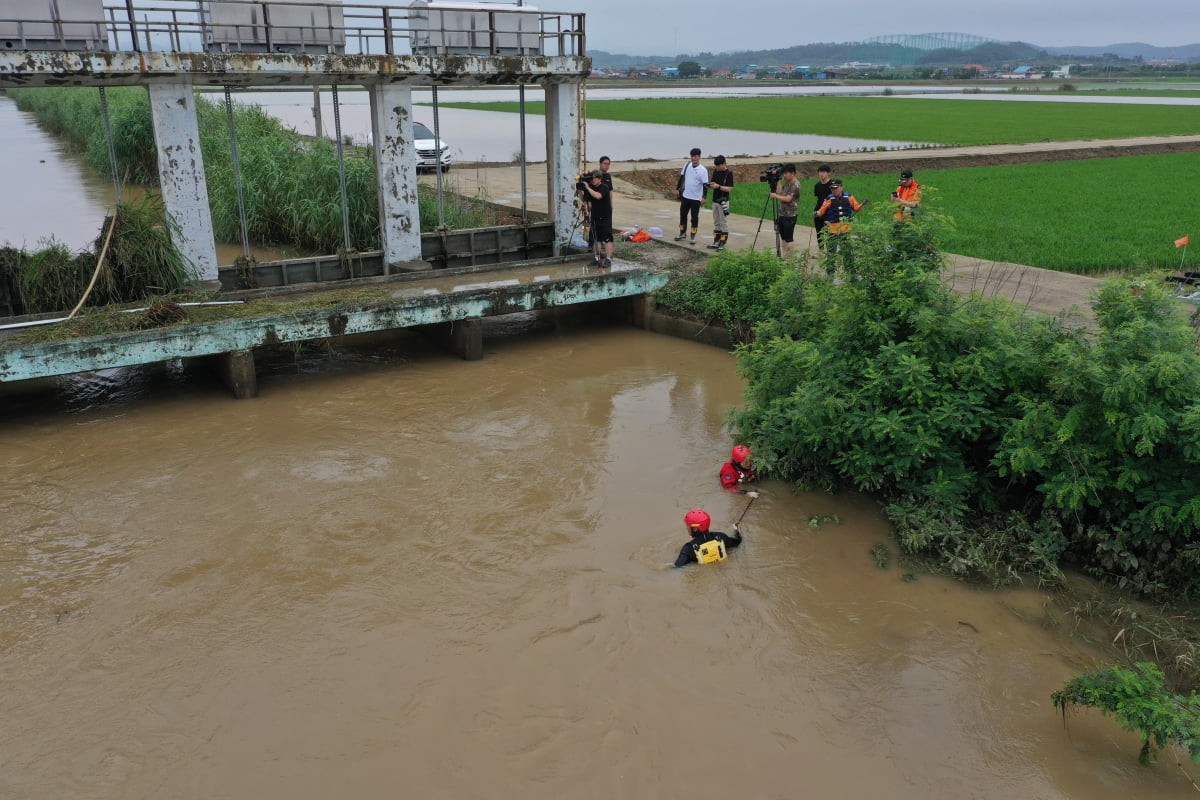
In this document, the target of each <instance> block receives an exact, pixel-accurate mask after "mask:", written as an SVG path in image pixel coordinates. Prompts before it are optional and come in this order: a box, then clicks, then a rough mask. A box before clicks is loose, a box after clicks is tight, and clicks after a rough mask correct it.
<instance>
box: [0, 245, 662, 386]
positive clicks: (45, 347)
mask: <svg viewBox="0 0 1200 800" xmlns="http://www.w3.org/2000/svg"><path fill="white" fill-rule="evenodd" d="M666 282H667V275H666V274H665V273H661V272H656V271H653V270H647V269H640V268H636V267H633V266H631V265H626V264H622V263H615V264H614V268H613V269H612V270H610V271H597V270H595V269H592V268H589V267H584V266H582V265H581V262H578V261H574V262H569V263H566V264H562V263H557V260H555V263H551V264H532V265H526V266H520V267H511V268H508V269H504V270H488V271H486V272H480V271H477V270H447V271H446V274H440V275H439V274H434V273H422V274H420V275H411V276H403V277H398V278H397V277H393V278H387V279H382V281H381V282H377V283H376V284H375V286H376V288H377V289H378V290H379V291H378V292H375V293H372V299H369V300H363V299H361V296H352V297H351V298H350V299H346V298H344V297H342V296H339V295H338V294H337V292H336V289H337V288H346V287H345V286H344V285H343V286H339V285H337V284H330V286H329V288H328V289H325V290H324V291H321V290H318V289H317V288H316V287H313V286H309V287H307V290H306V291H304V292H303V293H302V298H298V296H297V294H293V293H287V292H282V293H281V292H274V293H271V294H269V295H268V298H269V299H272V300H274V301H276V302H278V303H279V305H280V309H279V312H278V313H266V314H261V315H258V316H251V317H239V316H233V317H230V318H227V319H222V320H219V321H214V322H204V323H185V324H176V325H170V326H167V327H161V328H153V329H151V330H145V331H130V332H126V333H116V334H107V335H103V336H85V337H80V338H74V339H67V340H64V341H54V342H41V343H31V344H10V343H9V342H7V341H5V340H4V339H3V338H0V384H4V383H9V382H15V381H22V380H30V379H34V378H46V377H53V376H58V375H68V374H72V373H76V372H90V371H94V370H102V369H111V368H114V367H124V366H134V365H138V364H149V363H155V362H160V361H171V360H175V359H185V358H196V357H206V358H209V359H210V360H211V362H212V365H213V366H214V367H215V368H216V370H217V372H218V373H219V374H220V375H221V377H222V378H223V380H224V381H225V383H226V385H227V386H229V388H230V390H231V391H232V392H233V393H234V395H235V396H236V397H238V398H248V397H253V396H254V395H255V394H256V393H257V379H256V377H255V369H254V349H255V348H256V347H262V346H269V345H277V344H286V343H298V342H306V341H313V340H321V339H336V338H338V337H342V336H348V335H353V334H361V333H373V332H378V331H388V330H395V329H398V328H421V329H422V330H423V332H425V333H428V334H429V335H430V336H431V337H432V338H434V339H435V340H436V341H438V342H440V343H441V344H443V345H444V346H446V347H448V348H449V349H450V350H452V351H453V352H454V353H456V354H457V355H459V356H461V357H462V358H464V359H465V360H469V361H472V360H478V359H480V358H482V357H483V324H482V321H483V319H484V318H486V317H492V316H500V315H504V314H515V313H520V312H528V311H551V310H553V309H555V308H558V307H563V306H573V305H579V304H584V303H596V304H600V307H601V308H603V309H604V310H606V311H607V313H609V314H610V315H612V316H613V317H614V318H615V319H618V320H621V321H624V322H627V323H629V324H632V325H635V326H638V327H646V325H647V324H648V318H649V313H648V312H649V311H650V310H652V309H650V308H649V303H650V297H649V293H650V292H654V291H655V290H657V289H660V288H662V286H663V285H665V284H666ZM355 286H356V288H358V289H360V290H361V289H362V287H363V284H362V283H361V282H359V283H357V284H356V285H355ZM231 296H233V295H231ZM297 299H302V300H303V302H302V303H295V301H296V300H297ZM288 303H295V305H294V306H292V307H289V306H288ZM14 330H18V329H11V328H10V329H8V330H4V329H2V327H0V333H5V334H11V333H12V332H14Z"/></svg>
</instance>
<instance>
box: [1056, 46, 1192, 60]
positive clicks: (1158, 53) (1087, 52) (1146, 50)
mask: <svg viewBox="0 0 1200 800" xmlns="http://www.w3.org/2000/svg"><path fill="white" fill-rule="evenodd" d="M1046 50H1048V51H1049V52H1051V53H1061V54H1062V55H1068V56H1092V55H1094V56H1100V55H1104V54H1105V53H1112V54H1113V55H1116V56H1120V57H1121V58H1137V57H1138V56H1141V57H1142V60H1144V61H1157V60H1161V59H1167V58H1174V59H1176V60H1178V61H1191V60H1194V59H1196V60H1200V44H1184V45H1180V46H1179V47H1158V46H1157V45H1153V44H1146V43H1145V42H1123V43H1121V44H1106V45H1104V46H1103V47H1047V48H1046Z"/></svg>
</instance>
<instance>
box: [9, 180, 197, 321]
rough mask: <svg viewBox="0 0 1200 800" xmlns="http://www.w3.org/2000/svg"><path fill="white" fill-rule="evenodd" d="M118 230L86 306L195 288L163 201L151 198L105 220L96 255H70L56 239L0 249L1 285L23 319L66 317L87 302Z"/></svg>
mask: <svg viewBox="0 0 1200 800" xmlns="http://www.w3.org/2000/svg"><path fill="white" fill-rule="evenodd" d="M110 224H113V225H115V227H114V229H113V233H112V237H111V241H110V242H109V245H108V249H107V251H105V255H104V263H103V265H102V267H101V269H100V272H99V274H98V275H97V279H96V283H95V286H94V288H93V289H92V292H91V294H90V295H88V299H87V305H89V306H102V305H107V304H110V303H126V302H132V301H137V300H141V299H144V298H146V297H149V296H151V295H153V294H157V293H165V292H172V291H176V290H178V289H181V288H183V287H185V286H187V285H188V284H189V283H191V282H192V278H191V273H190V271H189V270H188V269H187V266H186V264H185V262H184V259H183V256H182V255H181V254H180V253H179V250H178V249H177V248H176V247H175V245H174V243H173V242H172V233H173V227H174V226H173V223H171V222H169V221H168V219H167V215H166V212H165V210H164V209H163V206H162V201H161V200H160V199H159V198H157V197H155V196H152V195H147V196H144V197H143V198H141V199H140V200H137V201H135V202H132V203H126V204H124V205H121V206H118V207H117V210H116V214H115V222H114V221H113V218H112V217H109V218H107V219H106V220H105V225H104V229H102V230H101V231H100V234H99V235H98V236H97V238H96V241H95V244H94V249H92V250H84V251H81V252H78V253H72V252H71V251H70V250H69V249H68V248H67V247H66V245H64V244H62V243H61V242H57V241H55V240H53V239H50V240H44V241H42V242H41V243H40V244H41V247H40V248H39V249H38V250H36V251H34V252H32V253H31V252H27V251H25V250H24V249H17V248H13V247H5V248H3V249H0V280H2V281H4V282H5V284H6V285H8V286H10V287H13V288H14V289H15V296H16V297H17V298H18V299H19V301H20V306H21V309H22V310H23V313H28V314H38V313H45V312H53V311H66V310H68V309H71V308H73V307H74V306H75V304H76V303H78V302H79V300H80V298H82V297H83V296H84V292H85V291H86V290H87V287H88V284H89V282H90V281H91V278H92V274H93V273H94V272H95V269H96V263H97V260H98V258H99V256H100V252H101V250H102V249H103V246H104V239H105V234H106V233H107V229H108V226H109V225H110Z"/></svg>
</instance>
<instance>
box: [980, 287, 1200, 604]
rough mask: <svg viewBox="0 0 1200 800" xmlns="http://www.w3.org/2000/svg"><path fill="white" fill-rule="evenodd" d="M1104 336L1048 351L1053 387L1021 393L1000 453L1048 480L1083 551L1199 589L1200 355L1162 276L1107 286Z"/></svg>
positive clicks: (1096, 559)
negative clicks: (1157, 279) (1036, 392)
mask: <svg viewBox="0 0 1200 800" xmlns="http://www.w3.org/2000/svg"><path fill="white" fill-rule="evenodd" d="M1092 307H1093V308H1094V309H1095V312H1096V319H1097V323H1098V324H1099V328H1100V331H1099V335H1098V337H1097V338H1096V339H1095V340H1094V341H1093V340H1090V339H1084V338H1075V339H1070V340H1066V341H1063V342H1061V343H1059V344H1058V345H1056V346H1055V347H1054V348H1053V349H1052V350H1051V352H1049V353H1047V354H1046V365H1047V367H1048V374H1047V388H1048V389H1049V392H1048V393H1047V394H1044V395H1041V396H1038V397H1034V396H1028V397H1024V398H1022V399H1021V401H1020V404H1021V413H1020V415H1019V416H1018V417H1017V418H1016V419H1014V421H1013V425H1012V426H1011V427H1010V429H1009V430H1008V431H1007V432H1006V433H1005V436H1004V440H1003V442H1002V443H1001V446H1000V448H999V449H998V451H997V453H996V458H995V464H996V466H997V468H998V469H999V471H1000V474H1001V475H1004V476H1012V477H1014V478H1018V479H1023V480H1034V481H1036V482H1037V484H1038V485H1037V491H1038V492H1039V494H1041V495H1042V497H1043V498H1044V500H1045V502H1046V504H1047V506H1048V507H1049V508H1050V509H1052V510H1053V511H1054V512H1055V513H1057V514H1059V515H1061V516H1062V518H1063V519H1064V522H1065V523H1070V524H1071V526H1072V528H1073V529H1074V531H1075V535H1074V540H1075V542H1076V544H1077V545H1079V548H1080V549H1081V550H1082V551H1083V553H1084V560H1085V562H1086V563H1087V564H1089V565H1090V566H1091V567H1092V568H1093V569H1094V570H1095V571H1097V572H1098V573H1100V574H1101V575H1104V576H1107V577H1113V578H1115V579H1116V580H1117V583H1118V585H1120V586H1132V587H1133V588H1134V589H1136V590H1137V591H1140V592H1143V593H1156V592H1159V591H1162V590H1166V589H1168V588H1170V589H1172V590H1175V591H1183V592H1185V593H1186V594H1188V595H1189V596H1195V595H1196V594H1197V591H1198V589H1200V573H1198V572H1197V568H1198V567H1200V536H1198V534H1200V491H1197V489H1196V476H1197V475H1200V353H1198V352H1197V350H1196V343H1195V334H1194V331H1192V329H1191V328H1190V327H1189V326H1188V324H1187V322H1186V320H1185V319H1184V318H1183V315H1182V314H1181V313H1180V310H1179V308H1178V301H1177V300H1175V299H1174V298H1173V297H1172V296H1171V295H1170V294H1169V293H1167V292H1166V291H1165V290H1164V289H1162V288H1160V286H1159V285H1158V283H1157V282H1147V283H1146V284H1145V285H1143V284H1141V283H1133V284H1131V283H1130V282H1129V281H1112V282H1109V283H1107V284H1104V285H1103V286H1102V287H1101V289H1100V291H1099V294H1098V295H1097V297H1096V299H1095V300H1094V301H1093V303H1092Z"/></svg>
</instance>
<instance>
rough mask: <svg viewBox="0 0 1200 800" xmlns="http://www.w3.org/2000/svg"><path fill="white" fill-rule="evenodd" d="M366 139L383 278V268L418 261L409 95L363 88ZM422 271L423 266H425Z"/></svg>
mask: <svg viewBox="0 0 1200 800" xmlns="http://www.w3.org/2000/svg"><path fill="white" fill-rule="evenodd" d="M368 91H369V93H370V96H371V139H372V141H373V142H374V148H375V167H376V169H375V173H376V175H377V176H378V180H379V228H380V232H381V234H382V238H383V263H384V272H385V274H390V273H391V270H390V269H389V265H392V264H397V263H399V262H414V261H420V260H421V212H420V209H419V207H418V205H417V148H416V145H415V143H414V141H413V124H412V89H410V88H409V87H407V86H399V85H394V84H378V85H375V86H370V87H368ZM426 266H428V265H426Z"/></svg>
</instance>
